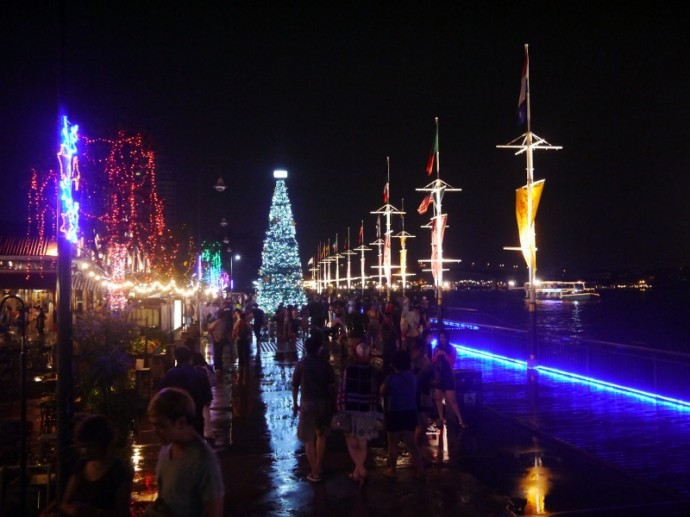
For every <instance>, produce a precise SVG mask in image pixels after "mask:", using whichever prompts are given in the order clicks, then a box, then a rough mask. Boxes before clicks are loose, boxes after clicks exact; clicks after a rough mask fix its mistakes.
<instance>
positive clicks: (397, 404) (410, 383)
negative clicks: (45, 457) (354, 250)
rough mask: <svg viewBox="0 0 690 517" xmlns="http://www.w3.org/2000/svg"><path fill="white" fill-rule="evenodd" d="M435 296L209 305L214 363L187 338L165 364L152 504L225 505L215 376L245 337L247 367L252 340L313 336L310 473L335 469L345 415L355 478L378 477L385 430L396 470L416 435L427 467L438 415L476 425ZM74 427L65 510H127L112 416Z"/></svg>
mask: <svg viewBox="0 0 690 517" xmlns="http://www.w3.org/2000/svg"><path fill="white" fill-rule="evenodd" d="M425 302H426V300H425V299H423V300H422V303H412V304H411V303H410V300H409V299H407V298H406V297H401V298H400V299H397V300H394V301H389V302H385V303H383V302H380V301H379V300H377V299H375V298H374V299H371V300H366V299H360V298H357V297H353V298H352V299H347V300H345V299H343V300H340V301H337V302H334V303H330V304H328V303H326V302H325V301H322V300H321V299H320V298H319V297H318V296H315V297H314V298H313V299H312V300H311V301H310V302H309V304H307V305H305V306H304V307H302V308H301V309H299V310H298V309H297V308H296V307H292V306H283V305H282V304H281V305H280V306H279V307H278V308H277V309H276V310H275V312H273V313H271V314H270V315H269V316H268V317H267V316H266V314H265V313H264V311H263V310H261V309H260V308H259V307H258V305H257V304H256V303H253V304H250V305H248V306H247V307H244V308H243V307H240V306H236V305H234V304H229V303H226V304H222V305H220V306H219V307H218V308H217V310H215V311H212V312H209V314H208V316H207V318H206V322H205V323H206V332H207V336H208V340H209V344H210V345H211V346H212V350H213V364H212V365H209V364H207V363H206V361H205V360H204V357H203V355H202V354H201V353H199V349H198V343H197V342H196V341H195V339H194V338H189V339H188V340H187V341H186V342H185V343H183V344H181V345H178V346H177V347H176V348H175V352H174V355H175V366H174V367H173V368H171V369H169V370H168V371H167V372H166V373H165V375H164V377H163V379H162V381H161V383H160V385H159V386H158V389H159V391H158V392H157V393H156V394H155V395H154V396H153V398H152V399H151V401H150V403H149V406H148V418H149V421H150V422H151V425H152V426H153V429H154V431H155V433H156V434H157V436H158V437H159V439H160V441H161V449H160V454H159V457H158V461H157V466H156V482H157V488H158V496H157V499H156V501H155V502H154V503H153V504H152V505H151V507H150V508H149V509H148V510H147V515H152V516H158V515H221V514H222V512H223V497H224V487H223V479H222V475H221V472H220V465H219V462H218V458H217V456H216V454H215V453H214V450H213V448H212V446H213V435H212V433H211V430H210V426H209V423H210V421H209V420H210V419H209V405H210V403H211V401H212V387H213V386H214V385H215V384H216V383H218V382H221V379H222V372H223V371H224V369H225V370H228V369H229V368H230V366H231V365H229V364H224V362H223V361H224V360H225V358H224V350H225V347H227V346H233V347H236V350H237V360H238V366H239V367H240V368H242V367H244V366H246V365H247V364H248V362H249V361H250V359H251V354H250V347H251V343H252V339H255V340H256V343H257V346H259V343H260V341H261V340H263V339H267V338H268V336H269V335H274V336H275V338H276V339H277V340H279V341H281V340H282V341H289V340H295V339H297V338H301V339H303V340H304V350H305V354H304V357H303V358H302V359H301V360H300V361H299V362H298V363H297V364H296V365H295V368H294V371H293V375H292V381H291V386H292V407H293V412H294V414H295V416H298V417H299V419H298V425H297V430H296V434H297V438H298V439H299V440H300V441H301V442H303V444H304V451H305V456H306V458H307V463H308V466H309V471H308V474H307V476H306V478H307V480H308V481H310V482H312V483H319V482H321V481H322V480H323V461H324V456H325V454H326V440H327V437H328V435H329V433H330V432H332V430H333V428H334V427H333V420H334V416H335V415H338V416H339V417H340V418H341V419H342V420H343V421H344V422H346V423H345V424H342V423H341V424H340V427H338V429H339V430H342V431H344V439H345V443H346V446H347V450H348V453H349V456H350V458H351V460H352V464H353V467H352V470H351V472H349V473H348V477H349V479H351V480H352V481H353V482H354V483H357V484H358V485H360V486H363V485H365V484H366V482H367V479H368V476H369V472H368V470H367V456H368V450H369V444H370V442H371V441H372V440H374V439H377V438H382V439H384V440H385V441H386V442H387V456H388V457H387V465H386V468H385V470H384V472H383V473H384V475H386V476H389V477H395V476H396V467H397V465H398V458H399V456H400V444H404V446H405V448H406V449H407V451H408V453H409V455H410V457H411V459H412V462H413V465H414V468H415V475H416V476H417V477H418V478H423V477H424V475H425V474H424V472H425V462H426V461H427V459H426V458H425V457H424V454H423V450H424V445H425V444H426V440H427V433H426V431H427V428H428V427H429V425H435V426H437V427H440V426H443V425H445V424H446V423H447V419H449V418H453V419H455V421H456V422H457V424H458V427H459V428H462V427H464V426H465V423H464V420H463V417H462V414H461V412H460V409H459V407H458V403H457V401H456V399H455V380H454V376H453V366H454V363H455V361H456V352H455V349H454V347H452V346H451V345H450V344H449V342H448V336H447V334H446V332H445V331H443V330H441V331H439V332H438V334H437V336H438V343H437V345H436V347H435V348H433V349H432V341H433V339H432V338H433V336H434V334H433V333H432V330H431V328H430V325H429V313H428V304H426V303H425ZM355 315H359V320H360V321H363V322H364V323H363V325H364V327H365V328H364V332H362V333H360V334H359V335H354V334H355V332H353V327H352V320H353V318H354V316H355ZM269 327H272V328H273V331H272V332H271V331H269ZM348 337H351V338H355V339H351V340H349V341H350V343H352V345H351V346H350V347H349V348H348V349H346V350H344V353H343V354H342V355H341V359H342V362H341V365H340V366H341V367H340V369H339V374H340V375H339V376H338V375H337V374H336V371H335V370H334V368H333V366H332V365H331V361H330V354H331V352H334V353H335V352H336V351H337V350H338V347H337V344H339V343H342V342H343V340H344V339H347V338H348ZM74 438H75V442H76V444H77V447H78V450H79V451H81V455H82V456H81V459H80V460H79V461H78V462H77V463H76V466H75V468H74V473H73V474H72V476H71V477H70V480H69V484H68V487H67V490H66V492H65V494H64V497H63V500H62V501H61V502H59V504H56V505H55V506H54V509H55V510H58V509H59V511H60V512H61V513H62V514H65V515H96V514H98V515H127V512H128V508H129V502H130V492H131V486H132V472H131V469H130V468H129V467H128V466H127V465H126V464H124V463H123V462H122V461H121V460H119V459H117V458H116V457H115V456H114V454H113V440H114V436H113V432H112V426H111V425H110V423H109V422H108V420H107V419H106V418H105V417H103V416H100V415H90V416H87V417H86V418H85V419H84V420H83V421H82V422H81V423H80V424H79V425H78V426H77V427H76V431H75V435H74ZM47 513H49V512H47Z"/></svg>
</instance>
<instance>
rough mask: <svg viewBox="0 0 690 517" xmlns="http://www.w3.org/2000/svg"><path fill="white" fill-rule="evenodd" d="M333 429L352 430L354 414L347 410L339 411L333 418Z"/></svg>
mask: <svg viewBox="0 0 690 517" xmlns="http://www.w3.org/2000/svg"><path fill="white" fill-rule="evenodd" d="M331 429H333V430H334V431H345V432H348V433H349V432H350V431H352V416H350V413H346V412H345V411H338V412H337V413H336V414H335V415H333V418H332V419H331Z"/></svg>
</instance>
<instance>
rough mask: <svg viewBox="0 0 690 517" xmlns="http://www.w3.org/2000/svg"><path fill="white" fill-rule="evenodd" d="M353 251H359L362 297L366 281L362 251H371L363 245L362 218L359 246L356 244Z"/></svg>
mask: <svg viewBox="0 0 690 517" xmlns="http://www.w3.org/2000/svg"><path fill="white" fill-rule="evenodd" d="M354 251H359V253H360V255H359V266H360V274H361V275H362V276H361V278H362V285H361V288H362V297H364V283H365V281H366V276H365V274H364V271H365V268H364V252H366V251H371V248H367V247H366V246H365V245H364V220H362V226H360V227H359V246H357V247H356V248H355V249H354Z"/></svg>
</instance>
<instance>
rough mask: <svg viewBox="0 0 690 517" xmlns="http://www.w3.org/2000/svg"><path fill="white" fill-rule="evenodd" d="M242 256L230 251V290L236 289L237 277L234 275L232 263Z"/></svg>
mask: <svg viewBox="0 0 690 517" xmlns="http://www.w3.org/2000/svg"><path fill="white" fill-rule="evenodd" d="M241 258H242V257H241V256H240V255H239V254H235V255H233V254H232V253H230V291H231V292H232V291H234V290H235V279H234V278H233V276H232V263H233V262H234V261H235V260H240V259H241Z"/></svg>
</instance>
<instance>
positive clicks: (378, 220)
mask: <svg viewBox="0 0 690 517" xmlns="http://www.w3.org/2000/svg"><path fill="white" fill-rule="evenodd" d="M380 238H381V216H380V215H379V216H378V217H377V218H376V240H378V239H380Z"/></svg>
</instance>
